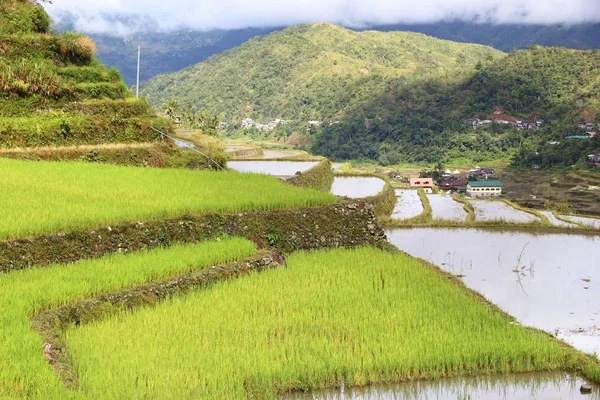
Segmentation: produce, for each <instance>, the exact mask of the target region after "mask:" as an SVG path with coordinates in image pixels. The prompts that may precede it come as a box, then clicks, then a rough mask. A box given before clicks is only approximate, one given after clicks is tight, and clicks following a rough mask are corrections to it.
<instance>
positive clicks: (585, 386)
mask: <svg viewBox="0 0 600 400" xmlns="http://www.w3.org/2000/svg"><path fill="white" fill-rule="evenodd" d="M579 391H580V392H581V394H589V393H592V386H591V385H588V384H587V383H584V384H583V385H581V388H580V389H579Z"/></svg>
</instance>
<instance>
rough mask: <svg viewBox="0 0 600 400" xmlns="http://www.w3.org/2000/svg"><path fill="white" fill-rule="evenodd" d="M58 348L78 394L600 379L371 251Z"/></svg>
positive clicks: (465, 295) (581, 362) (207, 295)
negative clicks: (487, 377)
mask: <svg viewBox="0 0 600 400" xmlns="http://www.w3.org/2000/svg"><path fill="white" fill-rule="evenodd" d="M173 326H177V327H178V328H177V329H173ZM67 343H68V349H69V351H70V353H71V355H72V360H73V364H74V366H75V368H76V372H77V375H78V378H79V381H80V389H79V391H80V392H82V393H84V394H85V395H88V396H90V397H102V398H123V397H128V398H135V397H136V396H137V397H140V398H161V397H167V396H168V397H176V398H190V397H197V398H273V397H275V395H276V393H278V392H284V391H290V390H310V389H315V388H321V387H329V386H337V385H341V384H342V382H344V383H345V384H346V385H366V384H369V383H376V382H397V381H402V380H410V379H432V378H439V377H444V376H453V375H456V374H460V375H473V374H479V373H497V372H524V371H536V370H543V371H550V370H560V369H567V370H573V369H574V370H577V371H580V372H583V371H584V369H586V368H587V371H585V372H587V374H588V375H593V374H595V375H596V376H598V366H597V365H596V364H595V363H594V362H593V361H592V359H591V358H587V357H585V356H581V355H579V354H578V353H576V352H575V351H573V350H571V349H569V348H567V347H565V346H563V345H561V344H559V343H558V342H556V341H554V340H553V339H552V338H550V337H549V336H548V335H546V334H544V333H541V332H538V331H534V330H531V329H527V328H523V327H521V326H519V325H517V324H514V323H513V322H511V319H510V318H508V317H507V316H505V315H504V314H502V313H500V312H499V311H498V310H497V309H496V308H494V307H492V306H490V305H489V304H488V303H486V302H484V301H483V300H482V299H481V298H479V297H477V296H475V295H473V294H471V293H469V292H468V291H467V290H465V289H464V287H462V285H461V284H460V283H459V282H458V281H456V280H454V279H452V278H449V277H447V276H444V275H443V274H441V273H440V272H439V271H437V270H435V269H433V268H432V267H429V266H426V265H424V264H423V263H422V262H420V261H417V260H415V259H412V258H410V257H407V256H404V255H401V254H397V253H386V252H384V251H380V250H375V249H369V248H360V249H355V250H332V251H323V252H318V253H311V254H306V253H297V254H295V255H292V256H290V257H289V258H288V260H287V267H286V268H285V269H279V270H269V271H266V272H263V273H261V274H253V275H251V276H249V277H246V278H242V279H239V280H234V281H227V282H223V283H220V284H217V285H216V286H214V287H213V288H212V289H209V290H206V291H201V292H196V293H192V294H190V295H187V296H184V297H181V298H175V299H172V300H169V301H167V302H165V303H163V304H161V305H159V306H157V307H155V308H145V309H142V310H141V311H136V312H135V313H130V312H123V313H120V314H118V315H115V316H113V317H110V318H109V319H107V320H103V321H97V322H93V323H91V324H89V325H85V326H82V327H79V328H75V327H73V329H71V330H69V331H67ZM106 349H110V351H109V352H107V351H106ZM115 371H119V372H118V373H115Z"/></svg>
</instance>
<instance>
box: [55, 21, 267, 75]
mask: <svg viewBox="0 0 600 400" xmlns="http://www.w3.org/2000/svg"><path fill="white" fill-rule="evenodd" d="M124 18H125V17H120V18H118V19H117V18H116V17H115V23H119V24H120V25H123V26H129V25H133V26H136V25H138V24H139V23H140V22H139V21H128V20H126V19H124ZM146 24H148V23H146ZM54 29H55V30H57V31H59V32H64V31H73V30H75V17H74V16H73V15H71V14H64V15H62V17H61V20H60V22H59V23H58V24H56V25H54ZM275 29H276V28H256V29H254V28H248V29H236V30H211V31H206V32H203V31H193V30H178V31H174V32H157V31H154V30H151V31H149V30H145V31H140V32H132V33H125V34H124V35H114V34H102V33H89V36H90V37H91V38H92V39H93V40H94V42H95V43H96V46H97V48H98V53H97V56H98V59H99V60H100V61H101V62H102V63H104V64H106V65H109V66H113V67H115V68H117V69H118V70H119V72H121V75H122V76H123V80H124V81H125V82H126V83H127V84H128V85H130V86H132V85H135V83H136V77H137V48H138V46H141V48H142V53H141V62H140V81H142V82H144V81H146V80H148V79H150V78H152V77H154V76H156V75H160V74H165V73H168V72H175V71H179V70H181V69H183V68H185V67H188V66H190V65H192V64H196V63H198V62H200V61H202V60H204V59H206V58H208V57H210V56H212V55H213V54H218V53H222V52H223V51H225V50H229V49H231V48H233V47H236V46H239V45H240V44H242V43H244V42H245V41H247V40H248V39H250V38H252V37H255V36H258V35H264V34H268V33H270V32H272V31H274V30H275Z"/></svg>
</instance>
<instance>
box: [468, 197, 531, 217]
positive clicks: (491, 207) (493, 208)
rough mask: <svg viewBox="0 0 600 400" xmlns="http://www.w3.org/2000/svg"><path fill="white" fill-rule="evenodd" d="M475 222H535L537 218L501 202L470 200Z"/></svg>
mask: <svg viewBox="0 0 600 400" xmlns="http://www.w3.org/2000/svg"><path fill="white" fill-rule="evenodd" d="M471 204H473V208H474V209H475V220H476V221H494V220H498V219H503V220H505V221H508V222H536V221H539V218H538V217H536V216H535V215H532V214H529V213H526V212H524V211H519V210H515V209H514V208H512V207H511V206H509V205H508V204H506V203H504V202H502V201H486V200H471Z"/></svg>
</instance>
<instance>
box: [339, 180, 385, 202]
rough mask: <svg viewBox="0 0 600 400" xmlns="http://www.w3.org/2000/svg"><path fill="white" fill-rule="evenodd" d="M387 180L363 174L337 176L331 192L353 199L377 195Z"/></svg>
mask: <svg viewBox="0 0 600 400" xmlns="http://www.w3.org/2000/svg"><path fill="white" fill-rule="evenodd" d="M384 186H385V182H384V181H383V180H382V179H379V178H373V177H362V176H336V177H335V179H334V180H333V184H332V185H331V193H333V194H335V195H336V196H345V197H350V198H352V199H360V198H363V197H370V196H375V195H377V194H378V193H379V192H381V191H382V190H383V187H384Z"/></svg>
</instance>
